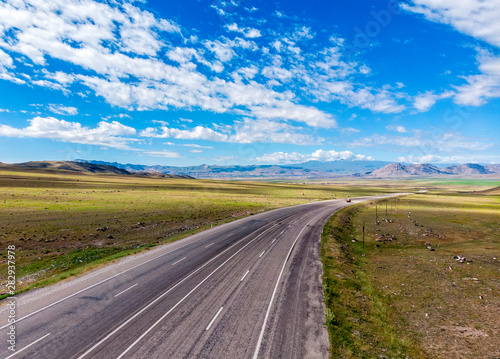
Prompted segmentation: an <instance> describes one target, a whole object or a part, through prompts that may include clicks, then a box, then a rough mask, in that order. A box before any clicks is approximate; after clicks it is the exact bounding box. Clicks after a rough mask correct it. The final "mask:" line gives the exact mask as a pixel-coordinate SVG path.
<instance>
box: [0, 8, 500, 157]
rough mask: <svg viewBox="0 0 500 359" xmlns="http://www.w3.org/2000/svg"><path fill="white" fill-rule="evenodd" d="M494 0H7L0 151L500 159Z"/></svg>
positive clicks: (499, 11) (2, 20)
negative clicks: (395, 0)
mask: <svg viewBox="0 0 500 359" xmlns="http://www.w3.org/2000/svg"><path fill="white" fill-rule="evenodd" d="M499 18H500V5H498V2H497V1H496V0H482V1H479V0H477V1H474V0H469V1H455V0H407V1H400V2H399V1H398V2H394V1H389V2H387V1H370V2H367V1H361V0H353V1H331V0H330V1H326V0H315V1H296V0H293V1H290V0H287V1H285V0H283V1H281V0H280V1H249V0H232V1H222V0H213V1H202V0H184V1H161V0H154V1H119V0H113V1H111V0H110V1H106V2H105V1H94V0H51V1H43V0H5V1H2V2H1V3H0V34H1V35H0V36H1V37H0V92H1V94H2V96H0V153H1V156H0V161H2V162H8V163H13V162H23V161H29V160H74V159H78V158H82V159H95V160H104V161H117V162H122V163H142V164H163V165H181V166H182V165H197V164H202V163H208V164H219V165H227V164H241V165H245V164H275V163H276V164H286V163H298V162H304V161H308V160H324V161H330V160H339V159H344V160H366V159H375V160H386V161H401V162H412V163H435V164H440V163H441V164H443V163H464V162H476V163H499V162H500V146H499V138H500V136H499V134H500V22H499V21H498V19H499Z"/></svg>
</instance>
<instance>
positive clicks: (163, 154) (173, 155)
mask: <svg viewBox="0 0 500 359" xmlns="http://www.w3.org/2000/svg"><path fill="white" fill-rule="evenodd" d="M143 153H144V154H145V155H148V156H151V157H166V158H179V157H182V156H181V155H180V154H178V153H177V152H172V151H165V150H163V151H144V152H143Z"/></svg>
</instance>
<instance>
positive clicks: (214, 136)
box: [139, 126, 229, 142]
mask: <svg viewBox="0 0 500 359" xmlns="http://www.w3.org/2000/svg"><path fill="white" fill-rule="evenodd" d="M139 135H140V136H143V137H155V138H176V139H181V140H207V141H214V142H227V141H228V139H229V136H228V135H226V134H223V133H219V132H217V131H214V130H212V129H211V128H207V127H203V126H196V127H195V128H193V129H191V130H181V129H178V128H170V127H166V126H164V127H161V132H158V130H157V129H155V128H151V127H149V128H147V129H145V130H144V131H141V132H140V134H139Z"/></svg>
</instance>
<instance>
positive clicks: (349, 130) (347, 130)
mask: <svg viewBox="0 0 500 359" xmlns="http://www.w3.org/2000/svg"><path fill="white" fill-rule="evenodd" d="M339 131H340V133H342V134H343V135H351V134H354V133H359V132H361V131H360V130H358V129H357V128H353V127H345V128H341V129H340V130H339Z"/></svg>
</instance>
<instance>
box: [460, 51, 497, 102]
mask: <svg viewBox="0 0 500 359" xmlns="http://www.w3.org/2000/svg"><path fill="white" fill-rule="evenodd" d="M478 61H479V70H480V71H481V72H482V73H481V74H480V75H471V76H466V77H464V79H465V81H466V82H467V83H466V84H464V85H461V86H454V88H455V90H456V91H457V94H456V95H455V102H456V103H457V104H459V105H469V106H480V105H482V104H484V103H485V102H486V100H487V99H489V98H498V97H500V57H496V56H493V55H492V54H490V53H489V52H487V51H480V52H479V55H478Z"/></svg>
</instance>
